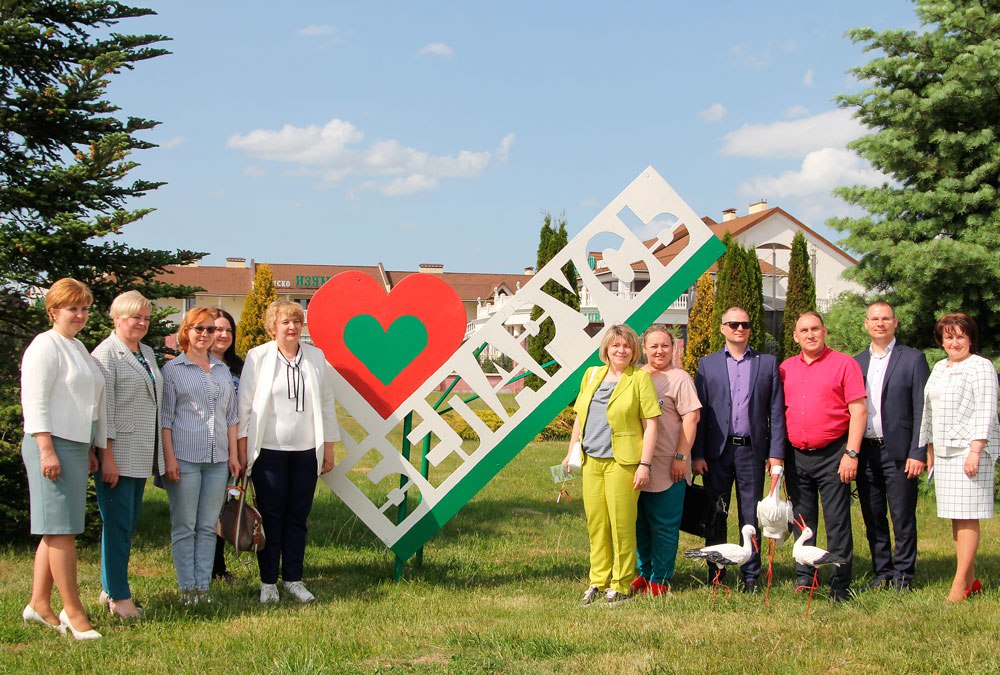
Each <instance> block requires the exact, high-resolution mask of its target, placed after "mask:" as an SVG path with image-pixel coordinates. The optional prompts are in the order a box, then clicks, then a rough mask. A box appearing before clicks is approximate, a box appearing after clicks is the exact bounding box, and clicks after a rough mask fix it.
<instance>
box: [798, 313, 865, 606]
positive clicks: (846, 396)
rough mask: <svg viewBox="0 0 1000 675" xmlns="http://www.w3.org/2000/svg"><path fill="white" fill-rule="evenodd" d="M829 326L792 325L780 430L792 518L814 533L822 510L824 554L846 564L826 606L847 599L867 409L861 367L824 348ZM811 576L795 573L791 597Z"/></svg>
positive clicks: (809, 317) (837, 572)
mask: <svg viewBox="0 0 1000 675" xmlns="http://www.w3.org/2000/svg"><path fill="white" fill-rule="evenodd" d="M826 335H827V331H826V326H825V325H824V324H823V318H822V317H821V316H820V315H819V314H817V313H816V312H812V311H810V312H803V313H802V314H800V315H799V317H798V319H797V320H796V322H795V333H794V338H795V343H796V344H797V345H798V346H799V348H800V349H801V350H802V351H801V353H799V354H795V355H793V356H790V357H788V358H787V359H785V360H784V361H783V362H782V363H781V366H780V368H779V370H780V372H781V382H782V384H783V385H784V387H785V403H786V406H785V429H786V430H787V432H788V443H789V445H791V448H790V449H789V452H788V454H787V455H786V459H787V463H788V472H787V478H788V483H787V485H788V493H789V496H790V497H791V499H792V504H793V506H794V509H795V516H796V518H798V517H800V516H801V518H802V520H804V521H805V523H806V525H807V526H808V527H809V529H811V530H812V531H813V533H814V534H813V537H812V539H810V540H808V541H806V542H805V543H806V544H814V543H816V542H815V539H816V535H815V533H816V532H817V531H818V526H817V523H818V522H819V502H820V501H822V504H823V521H824V523H825V525H826V548H827V549H828V550H829V551H830V553H833V554H834V555H837V556H839V557H841V558H843V559H844V560H846V561H847V562H846V563H845V564H842V565H839V566H838V567H836V568H834V570H833V572H832V573H831V575H830V599H831V600H833V601H839V600H847V599H849V598H850V597H851V593H850V585H851V565H852V562H853V559H854V539H853V536H852V534H851V481H852V480H854V479H855V478H857V475H858V453H859V452H860V450H861V439H862V438H864V435H865V423H866V422H867V421H868V408H867V406H866V405H865V399H866V397H867V393H866V392H865V381H864V377H863V376H862V375H861V367H860V366H859V365H858V362H857V361H855V360H854V359H853V358H851V357H850V356H848V355H847V354H843V353H841V352H838V351H835V350H833V349H830V348H829V347H828V346H827V345H826ZM813 573H814V569H813V568H812V567H807V566H806V565H796V566H795V578H796V590H798V589H802V588H808V587H809V586H810V585H811V584H812V581H813Z"/></svg>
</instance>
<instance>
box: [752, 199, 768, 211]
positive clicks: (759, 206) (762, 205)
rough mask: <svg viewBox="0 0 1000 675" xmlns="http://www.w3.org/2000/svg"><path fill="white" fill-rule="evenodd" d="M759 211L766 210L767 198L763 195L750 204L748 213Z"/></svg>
mask: <svg viewBox="0 0 1000 675" xmlns="http://www.w3.org/2000/svg"><path fill="white" fill-rule="evenodd" d="M761 211H767V200H766V199H764V198H763V197H761V198H760V201H759V202H754V203H753V204H751V205H750V209H749V211H748V213H750V214H751V215H753V214H754V213H760V212H761Z"/></svg>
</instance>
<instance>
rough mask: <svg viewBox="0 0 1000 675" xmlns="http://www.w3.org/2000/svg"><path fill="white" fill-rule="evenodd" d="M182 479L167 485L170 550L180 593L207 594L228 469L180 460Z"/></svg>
mask: <svg viewBox="0 0 1000 675" xmlns="http://www.w3.org/2000/svg"><path fill="white" fill-rule="evenodd" d="M177 463H178V464H179V465H180V469H181V477H180V480H179V481H177V482H176V483H173V482H171V481H166V486H167V498H168V499H169V500H170V546H171V550H172V552H173V556H174V571H175V572H176V573H177V586H178V587H179V588H180V589H181V591H194V590H197V591H203V592H204V591H207V590H208V585H209V583H210V582H211V581H212V560H213V558H214V557H215V525H216V523H218V522H219V511H221V510H222V502H223V501H224V500H225V498H226V481H227V480H228V479H229V465H228V464H227V463H226V462H215V463H214V464H212V463H201V462H187V461H184V460H183V459H179V460H177Z"/></svg>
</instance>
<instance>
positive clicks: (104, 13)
mask: <svg viewBox="0 0 1000 675" xmlns="http://www.w3.org/2000/svg"><path fill="white" fill-rule="evenodd" d="M153 13H154V12H152V11H151V10H148V9H142V8H135V7H129V6H127V5H124V4H122V3H119V2H112V1H104V0H89V1H87V2H50V1H45V0H20V1H18V2H0V52H2V57H0V98H2V104H0V336H2V339H0V350H2V351H3V357H4V358H2V359H0V361H2V362H3V365H2V366H0V378H3V381H5V382H6V383H8V384H13V383H14V382H16V373H17V364H18V363H19V361H20V352H21V351H22V350H23V348H24V346H25V344H26V341H27V340H28V339H29V337H30V336H31V335H32V334H34V333H36V332H38V331H39V330H41V329H42V328H43V327H45V326H47V324H48V322H47V319H46V317H45V315H44V312H43V311H42V309H41V308H40V306H39V305H38V304H37V303H35V302H33V301H32V300H31V295H32V289H44V288H47V287H48V286H49V285H51V283H52V282H54V281H56V280H57V279H60V278H62V277H74V278H76V279H79V280H80V281H82V282H84V283H86V284H87V285H88V286H90V288H91V290H92V291H93V293H94V306H95V310H99V311H95V312H94V313H93V314H92V317H91V325H90V326H89V327H88V330H87V331H85V332H83V333H82V334H81V336H80V337H81V339H83V340H84V342H85V343H87V344H89V345H91V346H93V345H94V344H95V343H96V342H97V340H98V339H99V338H103V336H104V335H106V334H107V332H108V331H109V329H110V320H109V319H108V318H107V317H106V314H105V313H106V310H107V307H108V306H109V305H110V303H111V300H112V299H113V298H114V297H115V296H116V295H117V294H118V293H120V292H122V291H124V290H127V289H136V290H138V291H140V292H141V293H143V294H144V295H145V296H146V297H148V298H150V299H155V298H164V297H183V296H185V295H190V293H192V292H193V291H194V289H191V288H183V287H176V286H171V285H168V284H163V283H159V282H156V281H154V277H155V276H156V275H157V274H159V273H160V272H162V271H163V270H164V268H165V267H166V266H167V265H171V264H186V263H190V262H193V261H195V260H197V259H198V258H200V257H202V255H203V254H198V253H194V252H191V251H184V250H178V251H174V252H170V251H157V250H150V249H144V248H136V247H132V246H129V245H127V244H125V243H123V242H121V241H120V240H118V239H117V238H116V235H119V234H120V233H121V232H122V230H123V228H124V227H125V226H126V225H128V224H130V223H133V222H135V221H137V220H139V219H141V218H142V217H143V216H145V215H146V214H147V213H149V212H150V210H151V209H148V208H134V207H133V205H134V203H135V202H136V200H138V199H139V198H140V197H142V196H143V195H145V194H146V193H147V192H149V191H151V190H155V189H157V188H158V187H160V185H162V183H159V182H151V181H147V180H135V179H132V180H131V181H130V180H129V173H130V172H131V171H132V170H133V169H134V168H135V167H136V166H138V164H137V163H136V162H135V161H134V160H133V159H132V158H131V157H132V155H133V153H134V152H136V151H138V150H145V149H148V148H151V147H154V146H153V144H152V143H150V142H148V141H144V140H142V139H141V138H140V137H139V135H140V133H141V132H144V131H148V130H150V129H152V128H153V127H155V126H156V125H157V124H158V123H157V122H154V121H152V120H148V119H143V118H140V117H130V116H124V115H122V114H121V111H120V109H119V108H118V107H117V106H116V105H114V104H113V103H112V102H111V101H110V100H109V99H108V97H107V89H106V88H107V86H108V84H109V83H110V81H111V78H112V76H114V75H118V74H119V73H121V72H122V71H123V70H132V69H133V68H134V67H135V65H136V64H137V63H138V62H140V61H144V60H146V59H151V58H155V57H157V56H160V55H162V54H166V53H167V52H166V51H165V50H163V49H160V48H158V47H155V46H154V45H156V44H157V43H160V42H162V41H164V40H166V39H167V38H165V37H163V36H161V35H127V34H122V33H119V32H118V31H117V30H116V26H117V25H118V24H119V23H120V22H121V21H122V20H126V19H130V18H135V17H141V16H147V15H150V14H153ZM164 314H165V313H164ZM169 330H170V329H169V327H168V326H167V325H166V324H165V323H163V322H156V323H154V325H153V326H151V327H150V333H149V337H148V338H147V339H148V340H149V341H153V342H154V343H155V341H156V339H157V337H161V336H162V335H165V334H166V333H168V332H169Z"/></svg>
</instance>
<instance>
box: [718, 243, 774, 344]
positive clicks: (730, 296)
mask: <svg viewBox="0 0 1000 675" xmlns="http://www.w3.org/2000/svg"><path fill="white" fill-rule="evenodd" d="M723 242H724V243H725V244H726V247H727V248H726V254H725V255H724V256H723V257H722V258H721V259H720V260H719V267H718V269H719V276H718V277H716V283H715V309H714V314H713V317H714V318H713V321H714V325H715V327H716V328H718V327H719V326H720V325H722V316H723V315H724V314H725V312H726V310H727V309H729V308H730V307H742V308H743V309H745V310H746V312H747V314H748V315H749V317H750V345H749V346H750V347H752V348H753V349H756V350H758V351H760V350H761V349H762V348H763V346H764V337H765V333H764V294H763V293H764V292H763V278H762V276H761V273H760V263H759V262H758V260H757V254H756V252H755V251H754V250H753V249H752V248H748V247H746V246H742V245H741V244H740V243H739V242H737V241H736V240H735V239H734V238H733V237H732V236H730V235H729V233H726V237H725V238H724V239H723ZM711 344H712V351H718V350H720V349H722V347H723V345H725V337H724V336H723V335H722V333H721V332H720V331H718V330H716V331H715V334H714V335H713V336H712V340H711Z"/></svg>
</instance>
